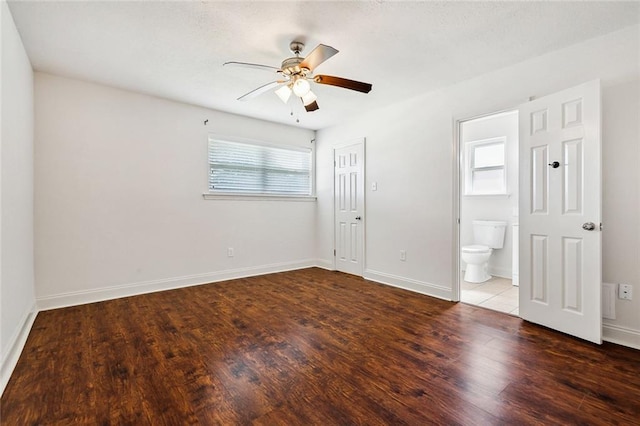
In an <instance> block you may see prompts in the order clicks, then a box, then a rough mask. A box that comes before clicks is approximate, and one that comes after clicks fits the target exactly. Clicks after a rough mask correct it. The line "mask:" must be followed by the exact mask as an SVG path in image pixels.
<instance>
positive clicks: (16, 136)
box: [0, 1, 35, 393]
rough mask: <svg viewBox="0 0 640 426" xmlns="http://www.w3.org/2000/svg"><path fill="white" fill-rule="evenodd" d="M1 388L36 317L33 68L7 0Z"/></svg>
mask: <svg viewBox="0 0 640 426" xmlns="http://www.w3.org/2000/svg"><path fill="white" fill-rule="evenodd" d="M0 15H2V16H1V17H0V19H1V34H2V83H1V86H0V94H1V98H2V102H1V105H2V106H1V110H0V111H1V114H0V116H1V119H0V120H1V121H0V123H1V127H2V132H1V133H2V143H1V144H0V161H1V164H2V169H1V173H0V185H1V191H0V310H1V313H0V316H1V326H0V349H1V354H2V358H1V360H2V364H1V367H0V368H1V375H0V393H1V392H2V391H3V390H4V387H5V385H6V384H7V382H8V380H9V376H10V374H11V372H12V371H13V368H14V367H15V363H16V362H17V358H18V356H19V354H20V351H21V350H22V347H23V345H24V341H25V339H26V336H27V334H28V332H29V329H30V328H31V324H32V321H33V318H34V317H35V315H34V313H35V298H34V289H33V281H34V279H33V71H32V70H31V63H30V62H29V59H28V58H27V55H26V53H25V50H24V47H23V45H22V41H21V40H20V36H19V35H18V32H17V30H16V27H15V25H14V23H13V18H12V17H11V12H10V11H9V8H8V7H7V4H6V2H4V1H3V2H1V4H0Z"/></svg>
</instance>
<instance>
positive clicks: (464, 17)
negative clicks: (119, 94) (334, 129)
mask: <svg viewBox="0 0 640 426" xmlns="http://www.w3.org/2000/svg"><path fill="white" fill-rule="evenodd" d="M9 7H10V9H11V12H12V15H13V18H14V20H15V22H16V26H17V27H18V31H19V32H20V35H21V37H22V40H23V42H24V45H25V48H26V50H27V54H28V55H29V58H30V59H31V63H32V64H33V67H34V69H35V70H38V71H44V72H49V73H54V74H59V75H64V76H70V77H75V78H79V79H82V80H88V81H93V82H98V83H103V84H106V85H110V86H115V87H119V88H123V89H129V90H133V91H137V92H142V93H147V94H151V95H155V96H159V97H163V98H169V99H174V100H178V101H182V102H186V103H190V104H195V105H200V106H204V107H209V108H213V109H217V110H222V111H228V112H232V113H237V114H242V115H246V116H250V117H256V118H262V119H265V120H270V121H275V122H281V123H285V124H291V125H298V126H302V127H305V128H310V129H320V128H324V127H328V126H331V125H333V124H337V123H339V122H341V121H343V120H347V119H348V118H349V116H350V115H352V114H357V113H360V112H363V111H367V110H370V109H374V108H379V107H382V106H385V105H388V104H390V103H393V102H397V101H399V100H401V99H404V98H406V97H410V96H415V95H417V94H420V93H424V92H428V91H432V90H435V89H437V88H440V87H443V86H446V85H450V84H452V83H455V82H457V81H461V80H464V79H467V78H470V77H473V76H476V75H478V74H482V73H485V72H489V71H491V70H495V69H498V68H501V67H504V66H507V65H510V64H513V63H516V62H520V61H523V60H525V59H527V58H530V57H534V56H538V55H540V54H543V53H545V52H548V51H552V50H556V49H560V48H562V47H565V46H568V45H571V44H574V43H577V42H580V41H582V40H585V39H588V38H593V37H597V36H599V35H602V34H606V33H608V32H611V31H615V30H617V29H620V28H622V27H625V26H629V25H634V24H637V23H638V22H640V19H639V18H640V12H639V11H640V3H638V2H612V1H605V2H386V1H382V0H378V1H368V2H364V1H362V2H346V1H341V2H262V1H245V2H239V1H234V2H211V1H210V2H206V1H197V2H196V1H193V2H190V1H174V2H157V1H138V2H119V1H107V2H94V1H76V2H60V1H9ZM294 39H295V40H300V41H303V42H305V43H306V44H307V48H306V50H305V52H306V53H308V52H310V51H311V49H313V48H314V47H315V46H316V45H317V44H318V43H324V44H328V45H330V46H333V47H335V48H336V49H338V50H339V51H340V53H338V54H337V55H336V56H334V57H333V58H331V59H329V60H328V61H327V62H325V63H324V64H322V65H321V66H319V67H318V68H317V70H316V74H329V75H336V76H340V77H345V78H349V79H353V80H360V81H365V82H369V83H372V84H373V90H372V91H371V93H369V94H362V93H358V92H353V91H350V90H345V89H340V88H336V87H331V86H320V85H315V86H314V88H313V90H314V92H316V94H317V95H318V104H319V105H320V110H318V111H315V112H312V113H307V112H305V111H304V109H303V108H302V105H301V104H298V103H294V102H293V101H294V99H291V100H290V103H289V104H288V105H284V104H283V103H282V102H281V101H280V100H279V99H278V98H277V96H276V95H275V94H273V93H266V94H264V95H262V96H260V97H259V98H256V99H253V100H251V101H247V102H240V101H237V100H236V99H237V98H238V97H239V96H240V95H242V94H244V93H246V92H248V91H250V90H252V89H254V88H256V87H258V86H260V85H262V84H264V83H267V82H269V81H271V80H274V76H272V75H270V74H269V73H266V72H264V71H260V70H254V69H243V68H235V69H231V68H229V67H223V66H222V64H223V63H224V62H226V61H234V60H235V61H244V62H253V63H260V64H266V65H272V66H276V67H279V66H280V62H281V61H282V60H283V59H284V58H286V57H289V56H292V55H291V53H290V52H289V49H288V46H289V42H290V41H292V40H294ZM305 52H303V56H304V53H305ZM291 110H293V113H294V115H293V116H291V114H290V113H291ZM296 117H297V118H299V121H300V122H299V123H298V124H296Z"/></svg>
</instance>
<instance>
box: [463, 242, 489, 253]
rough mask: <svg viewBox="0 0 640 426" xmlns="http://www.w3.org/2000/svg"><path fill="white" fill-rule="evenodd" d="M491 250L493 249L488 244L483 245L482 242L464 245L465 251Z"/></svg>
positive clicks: (479, 251) (483, 251)
mask: <svg viewBox="0 0 640 426" xmlns="http://www.w3.org/2000/svg"><path fill="white" fill-rule="evenodd" d="M489 251H491V249H490V248H489V247H488V246H483V245H480V244H474V245H471V246H464V247H462V252H463V253H487V252H489Z"/></svg>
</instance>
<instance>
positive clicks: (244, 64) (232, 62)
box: [222, 61, 282, 72]
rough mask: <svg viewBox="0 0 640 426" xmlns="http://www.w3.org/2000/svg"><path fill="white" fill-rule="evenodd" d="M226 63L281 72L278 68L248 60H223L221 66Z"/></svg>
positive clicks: (226, 64)
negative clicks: (251, 62)
mask: <svg viewBox="0 0 640 426" xmlns="http://www.w3.org/2000/svg"><path fill="white" fill-rule="evenodd" d="M228 65H231V66H235V67H242V68H253V69H258V70H263V71H270V72H282V70H281V69H280V68H276V67H272V66H269V65H260V64H250V63H248V62H236V61H231V62H225V63H224V64H222V66H223V67H225V66H228Z"/></svg>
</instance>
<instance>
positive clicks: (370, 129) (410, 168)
mask: <svg viewBox="0 0 640 426" xmlns="http://www.w3.org/2000/svg"><path fill="white" fill-rule="evenodd" d="M639 33H640V31H639V27H638V26H634V27H629V28H627V29H624V30H621V31H617V32H614V33H611V34H608V35H606V36H603V37H599V38H596V39H592V40H589V41H586V42H583V43H580V44H577V45H574V46H572V47H569V48H566V49H563V50H559V51H555V52H551V53H549V54H545V55H543V56H540V57H537V58H534V59H531V60H528V61H525V62H522V63H520V64H516V65H513V66H510V67H507V68H504V69H501V70H499V71H496V72H492V73H489V74H486V75H482V76H479V77H477V78H474V79H471V80H467V81H464V82H461V83H459V84H456V85H454V86H451V87H448V88H445V89H443V90H440V91H437V92H434V93H430V94H426V95H422V96H418V97H416V98H412V99H409V100H407V101H405V102H403V103H401V104H395V105H391V106H389V107H388V108H385V109H382V110H379V111H375V112H372V113H370V114H366V115H363V116H360V117H359V118H358V119H356V120H353V121H351V122H349V123H346V124H343V125H339V126H335V127H332V128H328V129H323V130H321V131H319V132H318V136H317V139H318V147H317V159H318V168H317V169H318V175H317V176H318V209H319V210H318V222H317V224H318V227H319V230H318V241H317V250H318V257H320V258H321V259H324V260H325V262H328V259H331V254H332V249H333V247H332V243H333V240H332V238H331V235H332V229H333V223H332V221H333V215H332V197H331V190H332V188H331V187H332V185H331V179H332V163H331V155H332V147H333V145H335V144H339V143H341V142H343V141H345V140H351V139H355V138H358V137H366V140H367V153H366V168H367V170H366V180H367V193H366V197H367V198H366V220H367V222H366V253H367V254H366V256H367V257H366V268H365V277H369V278H372V279H376V280H379V281H383V282H387V283H391V284H395V285H400V286H404V287H406V288H412V289H414V290H418V291H423V292H426V293H429V294H432V295H435V296H439V297H444V298H451V297H453V291H452V290H453V289H452V283H453V282H454V273H455V271H454V261H455V258H456V256H457V253H454V250H453V247H454V241H453V235H454V233H453V229H454V212H453V204H454V203H453V193H454V192H453V171H454V161H455V155H454V140H453V134H454V132H453V127H454V123H455V120H456V119H464V118H468V117H473V116H475V115H480V114H485V113H489V112H493V111H498V110H503V109H508V108H513V107H516V106H517V105H519V104H521V103H523V102H526V100H527V99H528V98H529V97H530V96H542V95H546V94H550V93H553V92H556V91H559V90H562V89H564V88H568V87H571V86H574V85H577V84H580V83H583V82H586V81H589V80H593V79H596V78H600V79H601V80H602V85H603V110H604V113H603V115H604V118H603V119H604V122H603V157H604V170H603V173H604V178H603V181H604V206H603V210H604V211H603V217H604V223H605V232H603V241H604V243H603V244H604V246H603V247H604V252H605V254H604V256H603V264H604V265H603V269H604V276H603V278H604V281H609V282H626V283H630V284H633V285H634V286H635V288H636V294H639V293H640V262H638V253H639V252H640V251H639V244H640V232H639V227H640V205H639V201H638V200H639V198H638V191H639V186H640V185H638V177H639V175H638V171H637V169H638V167H637V164H638V163H639V162H640V156H639V155H638V154H639V151H638V145H639V144H640V141H639V135H638V116H639V114H640V107H639V105H638V93H639V92H638V81H639V78H640V57H639V55H640V53H639V52H640V44H639V40H640V37H639V36H640V34H639ZM373 90H375V86H374V89H373ZM373 181H376V182H377V183H378V191H376V192H372V191H371V190H370V184H371V182H373ZM401 249H405V250H407V260H406V262H401V261H400V260H399V256H398V252H399V250H401ZM617 308H618V318H617V320H615V321H612V322H608V326H607V327H605V336H607V337H608V338H611V334H612V333H614V332H616V333H617V332H619V333H618V335H619V336H621V339H618V340H619V341H624V343H626V344H633V345H636V346H637V347H640V315H638V314H637V312H640V297H638V296H636V297H635V299H634V300H633V301H631V302H628V301H620V300H618V301H617ZM613 326H615V327H619V329H616V330H614V328H613Z"/></svg>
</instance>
